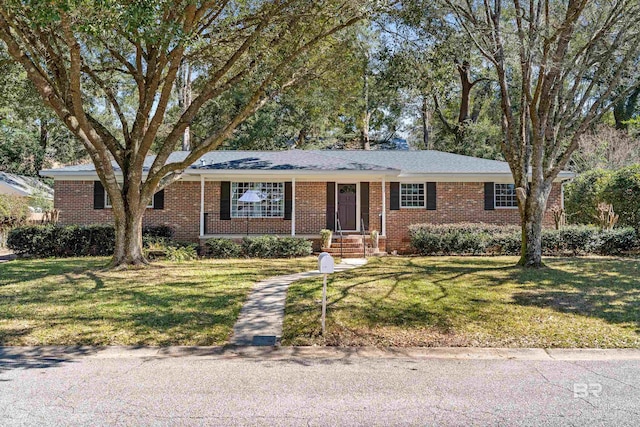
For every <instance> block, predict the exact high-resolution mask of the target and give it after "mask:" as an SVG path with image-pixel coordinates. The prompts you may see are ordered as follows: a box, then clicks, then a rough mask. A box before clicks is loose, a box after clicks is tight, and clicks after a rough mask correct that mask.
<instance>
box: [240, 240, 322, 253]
mask: <svg viewBox="0 0 640 427" xmlns="http://www.w3.org/2000/svg"><path fill="white" fill-rule="evenodd" d="M242 252H243V253H244V255H246V256H248V257H250V258H292V257H298V256H307V255H309V254H311V242H310V241H308V240H306V239H303V238H299V237H276V236H258V237H245V238H243V239H242Z"/></svg>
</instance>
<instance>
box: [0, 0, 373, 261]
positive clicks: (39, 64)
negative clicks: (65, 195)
mask: <svg viewBox="0 0 640 427" xmlns="http://www.w3.org/2000/svg"><path fill="white" fill-rule="evenodd" d="M366 6H367V5H366V3H364V2H360V1H351V0H344V1H335V0H321V1H316V2H313V3H309V2H307V1H296V0H290V1H286V0H274V1H265V2H245V1H222V2H218V1H186V0H185V1H180V0H178V1H175V0H155V1H153V0H146V1H142V2H121V3H117V4H116V3H112V2H103V1H97V0H96V1H93V0H90V1H83V2H60V3H58V2H50V1H46V0H23V1H19V0H7V1H5V2H3V3H2V5H1V6H0V39H1V40H3V41H4V43H5V44H6V47H7V51H8V52H9V54H10V56H11V57H12V58H13V59H14V60H15V61H17V62H18V63H19V64H20V65H21V66H22V67H23V68H24V70H25V71H26V73H27V75H28V77H29V79H30V80H31V81H32V82H33V84H34V86H35V87H36V89H37V90H38V93H39V94H40V96H41V97H42V98H43V100H44V101H45V103H46V104H47V105H48V106H49V107H51V108H52V109H53V111H54V112H55V113H56V115H57V116H58V117H59V118H60V119H61V120H63V121H64V124H65V125H66V126H67V127H68V128H69V130H70V131H71V132H72V133H73V134H74V135H75V136H76V137H77V138H78V139H80V140H81V141H82V143H83V145H84V147H85V149H86V150H87V152H88V154H89V156H90V157H91V160H92V161H93V163H94V165H95V167H96V172H97V174H98V176H99V178H100V181H101V182H102V183H103V185H104V187H105V190H106V192H107V194H108V195H109V197H110V199H111V203H112V206H113V216H114V223H115V229H116V248H115V253H114V257H113V260H112V266H126V265H139V264H144V263H146V260H145V259H144V257H143V254H142V233H141V231H142V218H143V215H144V212H145V207H146V206H147V205H148V204H149V202H150V201H151V198H152V197H153V194H154V193H155V192H156V191H157V190H158V189H160V188H162V187H164V186H166V185H168V184H170V183H172V182H174V181H175V180H177V179H178V178H179V177H180V175H181V173H182V171H183V170H184V169H185V168H186V167H188V166H189V165H191V164H192V163H193V162H194V161H196V160H197V159H198V158H200V157H201V156H202V155H203V154H204V153H206V152H208V151H210V150H212V149H214V148H216V147H218V146H220V145H221V144H222V143H223V142H224V141H225V140H226V139H227V138H228V137H229V136H231V135H232V134H233V132H234V130H235V129H236V128H237V127H238V126H239V125H240V124H241V123H243V122H244V121H245V120H246V119H247V118H248V117H250V116H251V115H252V114H253V113H254V112H255V111H256V110H258V109H259V108H260V107H262V106H263V105H264V104H266V103H267V102H268V100H269V99H272V98H274V97H275V96H277V95H278V94H279V93H281V92H282V91H283V90H284V89H286V88H287V87H290V86H292V85H295V84H296V83H297V82H298V81H299V80H300V79H304V78H305V76H306V75H307V74H308V72H309V70H313V69H315V68H316V67H318V66H319V64H321V63H322V62H323V58H324V57H325V56H326V53H327V52H328V51H330V50H331V49H332V48H333V46H334V45H333V43H332V36H334V35H335V34H337V33H338V32H340V31H341V30H342V29H344V28H346V27H348V26H350V25H352V24H354V23H355V22H357V21H358V20H359V19H361V18H362V17H363V15H364V14H366V13H367V12H368V10H367V7H366ZM185 59H187V60H189V61H190V63H198V64H199V74H200V78H201V82H200V85H199V90H198V92H197V93H195V91H194V93H193V98H192V100H191V104H190V106H189V107H188V108H187V109H186V110H185V111H184V112H183V113H182V114H180V115H179V117H177V119H173V118H172V117H169V116H168V115H167V112H168V110H169V108H170V106H171V103H172V100H173V94H174V86H175V82H176V79H177V75H178V72H179V69H180V65H181V64H182V63H183V62H184V60H185ZM239 84H242V85H243V87H244V88H246V92H245V94H244V95H245V96H244V97H241V98H238V99H237V100H236V101H237V105H236V107H237V108H236V109H234V110H233V112H232V113H231V114H230V116H229V120H226V121H224V122H222V123H220V124H219V125H218V126H217V127H216V128H215V129H212V131H213V132H212V133H211V134H210V135H208V136H206V137H205V138H203V139H202V140H201V141H200V142H199V143H198V144H197V145H195V144H194V145H193V146H192V148H191V151H190V152H189V153H188V154H187V155H186V156H184V157H183V158H180V159H178V160H176V161H169V156H170V154H171V153H172V152H173V151H174V150H175V149H176V148H177V147H178V145H179V144H180V143H181V141H180V140H181V138H182V137H183V135H184V131H185V129H186V128H187V127H188V126H189V125H190V124H191V122H192V121H193V120H194V118H195V117H196V115H197V114H198V112H199V111H200V110H201V108H202V107H203V106H204V105H206V104H207V103H209V102H212V101H215V100H217V99H220V98H221V97H224V96H225V95H226V94H228V93H229V92H230V91H231V90H232V89H234V88H236V87H237V86H238V85H239ZM194 89H195V88H194ZM95 93H101V94H102V95H103V99H107V100H108V103H109V107H110V108H109V110H110V111H112V112H113V113H114V119H113V120H109V116H110V115H109V114H100V113H102V112H103V111H104V108H102V107H101V106H98V105H95V103H94V102H93V100H94V94H95ZM131 99H133V102H130V100H131ZM128 105H131V106H132V107H133V108H131V107H127V106H128ZM161 127H163V128H164V132H163V133H162V134H160V133H159V131H160V129H161ZM152 147H155V148H156V149H157V152H156V156H155V159H154V161H153V162H152V164H151V165H150V166H149V167H143V162H144V159H145V157H146V156H147V154H149V153H150V152H151V148H152ZM116 170H118V171H119V173H116ZM120 172H121V177H122V178H120V177H119V175H120Z"/></svg>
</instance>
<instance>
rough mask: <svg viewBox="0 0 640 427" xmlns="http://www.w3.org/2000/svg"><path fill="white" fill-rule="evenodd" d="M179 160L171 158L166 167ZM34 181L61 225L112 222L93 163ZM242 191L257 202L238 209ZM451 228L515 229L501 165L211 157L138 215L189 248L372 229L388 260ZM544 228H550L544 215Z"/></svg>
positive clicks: (387, 155)
mask: <svg viewBox="0 0 640 427" xmlns="http://www.w3.org/2000/svg"><path fill="white" fill-rule="evenodd" d="M186 155H187V153H186V152H175V153H173V154H172V155H171V158H170V159H169V161H172V162H173V161H177V160H180V159H184V158H185V156H186ZM152 161H153V156H149V157H148V158H147V159H146V163H145V164H146V165H147V166H149V165H151V163H152ZM42 175H44V176H49V177H53V178H54V180H55V185H54V188H55V203H54V204H55V207H56V208H57V209H58V210H59V211H60V219H59V220H60V223H62V224H93V223H104V222H111V221H112V216H111V212H110V209H109V200H108V199H107V198H106V196H105V192H104V188H103V187H102V184H101V183H100V181H99V180H98V178H97V175H96V173H95V169H94V167H93V165H78V166H69V167H65V168H61V169H51V170H45V171H42ZM572 176H573V175H572V174H571V173H570V172H562V173H561V174H560V176H559V177H558V179H557V180H556V183H554V186H553V190H552V192H551V195H550V197H549V203H548V206H549V207H551V206H554V205H556V204H558V205H561V204H562V203H563V201H562V182H563V181H564V180H567V179H570V178H571V177H572ZM247 190H254V191H255V192H257V193H258V194H259V195H260V197H261V198H262V201H261V202H258V203H243V202H242V201H240V200H239V199H240V198H241V197H242V195H243V194H244V193H245V192H246V191H247ZM247 218H248V219H247ZM457 222H483V223H491V224H519V223H520V216H519V213H518V209H517V202H516V196H515V191H514V186H513V178H512V176H511V172H510V169H509V166H508V164H507V163H505V162H499V161H495V160H485V159H478V158H474V157H468V156H462V155H457V154H450V153H444V152H439V151H405V150H402V151H393V150H390V151H383V150H377V151H341V150H335V151H304V150H289V151H213V152H210V153H208V154H205V155H204V156H203V157H202V158H201V159H200V160H199V161H197V162H195V163H194V164H193V165H192V166H191V167H190V168H188V169H187V170H186V171H185V173H184V176H183V178H181V179H180V180H179V181H178V182H175V183H173V184H171V185H170V186H168V187H167V188H165V189H164V190H162V191H160V192H159V193H157V194H156V196H155V197H154V201H153V203H152V204H151V206H149V212H147V213H146V215H145V224H146V225H156V224H166V225H170V226H171V227H173V228H174V229H175V230H176V238H178V239H182V240H189V241H199V240H203V239H206V238H209V237H214V236H216V237H232V238H240V237H242V236H243V235H245V234H246V232H247V228H248V232H249V234H277V235H295V236H302V237H307V238H310V239H313V240H314V241H316V242H317V241H318V239H319V233H320V230H321V229H323V228H329V229H331V230H334V231H337V230H338V229H339V228H341V229H342V230H343V231H344V232H345V233H353V234H359V233H361V232H362V231H363V230H362V229H363V228H364V230H365V231H366V232H369V231H370V230H373V229H375V230H378V231H380V246H381V249H382V250H385V248H386V251H387V252H391V251H394V250H397V251H399V252H403V251H406V250H408V248H409V235H408V226H409V225H410V224H415V223H436V224H446V223H457ZM545 224H546V225H552V224H553V218H552V215H551V214H550V213H548V214H547V215H546V217H545Z"/></svg>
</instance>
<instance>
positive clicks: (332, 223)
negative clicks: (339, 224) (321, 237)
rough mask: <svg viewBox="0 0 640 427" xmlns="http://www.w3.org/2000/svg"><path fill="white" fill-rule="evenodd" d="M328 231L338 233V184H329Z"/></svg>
mask: <svg viewBox="0 0 640 427" xmlns="http://www.w3.org/2000/svg"><path fill="white" fill-rule="evenodd" d="M327 229H329V230H332V231H336V183H335V182H327Z"/></svg>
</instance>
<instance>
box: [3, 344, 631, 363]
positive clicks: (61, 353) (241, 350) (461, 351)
mask: <svg viewBox="0 0 640 427" xmlns="http://www.w3.org/2000/svg"><path fill="white" fill-rule="evenodd" d="M176 357H179V358H198V359H261V360H292V359H293V360H295V359H311V360H313V359H321V360H335V361H346V360H350V359H372V360H375V359H411V360H436V359H438V360H442V359H449V360H523V361H524V360H532V361H545V360H546V361H603V360H618V361H619V360H638V361H640V349H577V348H572V349H560V348H556V349H543V348H468V347H430V348H424V347H409V348H400V347H391V348H375V347H252V346H214V347H197V346H194V347H186V346H185V347H183V346H174V347H145V346H138V347H126V346H106V347H91V346H75V347H73V346H71V347H70V346H41V347H0V366H1V365H2V363H4V362H6V361H8V360H15V359H124V358H141V359H164V358H176Z"/></svg>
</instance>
